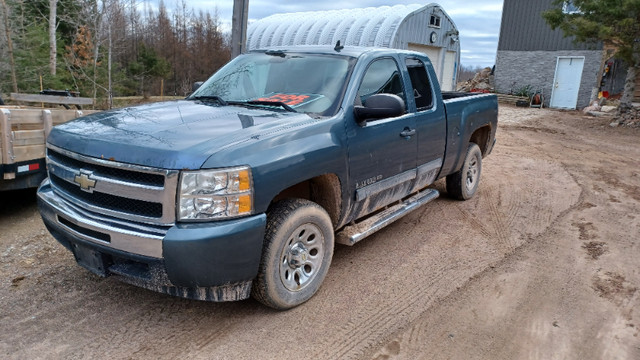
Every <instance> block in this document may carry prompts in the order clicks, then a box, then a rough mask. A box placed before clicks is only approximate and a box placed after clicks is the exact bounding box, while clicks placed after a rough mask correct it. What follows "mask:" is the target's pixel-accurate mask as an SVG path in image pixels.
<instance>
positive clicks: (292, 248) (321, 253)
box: [251, 199, 334, 310]
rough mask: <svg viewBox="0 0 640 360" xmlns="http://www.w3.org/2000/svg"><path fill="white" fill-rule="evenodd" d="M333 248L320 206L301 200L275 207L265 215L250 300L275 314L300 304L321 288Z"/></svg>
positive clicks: (330, 228)
mask: <svg viewBox="0 0 640 360" xmlns="http://www.w3.org/2000/svg"><path fill="white" fill-rule="evenodd" d="M333 248H334V234H333V226H332V224H331V218H330V217H329V214H327V212H326V211H325V210H324V209H323V208H322V207H321V206H320V205H318V204H316V203H314V202H312V201H309V200H303V199H287V200H282V201H280V202H277V203H275V204H274V205H273V206H272V207H271V209H270V210H269V212H268V214H267V228H266V232H265V239H264V245H263V249H262V260H261V262H260V267H259V270H258V276H257V277H256V279H255V280H254V282H253V289H252V291H251V294H252V296H253V297H254V298H255V299H256V300H258V301H259V302H261V303H263V304H264V305H267V306H269V307H272V308H274V309H278V310H286V309H290V308H293V307H295V306H298V305H300V304H302V303H304V302H305V301H307V300H309V299H310V298H311V297H312V296H313V295H314V294H315V293H316V292H317V291H318V289H319V288H320V285H322V281H323V280H324V278H325V276H326V275H327V271H328V269H329V266H330V265H331V257H332V256H333Z"/></svg>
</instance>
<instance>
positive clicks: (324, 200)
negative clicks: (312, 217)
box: [271, 174, 342, 227]
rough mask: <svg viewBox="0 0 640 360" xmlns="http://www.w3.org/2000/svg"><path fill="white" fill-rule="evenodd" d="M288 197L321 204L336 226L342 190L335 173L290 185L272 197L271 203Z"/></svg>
mask: <svg viewBox="0 0 640 360" xmlns="http://www.w3.org/2000/svg"><path fill="white" fill-rule="evenodd" d="M290 198H298V199H306V200H310V201H313V202H315V203H316V204H318V205H320V206H322V207H323V208H324V210H325V211H326V212H327V213H328V214H329V217H330V218H331V222H332V223H333V226H334V227H335V226H337V224H338V221H340V214H341V211H342V191H341V188H340V179H339V178H338V176H336V175H335V174H324V175H320V176H316V177H314V178H311V179H309V180H305V181H303V182H300V183H297V184H295V185H293V186H290V187H288V188H286V189H284V190H282V191H281V192H280V193H279V194H278V195H277V196H276V197H275V198H273V200H272V201H271V204H273V203H275V202H276V201H280V200H284V199H290Z"/></svg>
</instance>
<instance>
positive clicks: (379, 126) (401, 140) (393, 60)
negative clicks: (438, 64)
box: [345, 55, 418, 220]
mask: <svg viewBox="0 0 640 360" xmlns="http://www.w3.org/2000/svg"><path fill="white" fill-rule="evenodd" d="M404 67H405V65H404V64H403V62H402V60H401V59H400V58H399V57H397V56H392V55H389V56H380V57H377V58H374V59H371V60H369V61H368V62H367V64H366V68H365V69H364V71H363V72H362V75H361V76H360V77H355V78H354V79H353V81H354V82H355V87H356V88H357V93H356V94H355V96H353V95H352V98H351V99H346V100H347V101H350V102H352V103H351V104H350V106H348V107H347V109H349V110H350V111H347V114H348V116H346V122H347V123H346V124H345V125H346V128H347V141H348V146H349V160H348V161H349V178H350V182H351V184H350V188H351V190H352V191H353V192H354V193H355V199H352V200H353V201H354V203H353V207H352V211H351V220H353V219H356V218H359V217H362V216H364V215H366V214H369V213H371V212H373V211H376V210H377V209H379V208H381V207H383V206H385V205H388V204H389V203H391V202H393V201H396V200H399V199H401V198H403V197H405V196H406V195H407V194H409V193H410V191H411V189H412V188H413V183H414V180H415V178H416V159H417V151H418V141H417V136H416V135H415V130H416V116H415V114H414V113H412V112H405V114H403V115H401V116H398V117H392V118H385V119H377V120H369V121H367V122H366V124H357V123H356V120H355V118H354V117H353V106H354V105H361V104H365V103H366V100H367V98H368V97H369V96H371V95H374V94H379V93H389V94H394V95H397V96H399V97H400V98H402V100H403V101H404V102H405V104H406V103H407V93H410V92H412V91H413V90H412V89H411V88H410V87H409V86H408V85H409V83H408V81H407V79H406V77H407V76H406V71H404ZM407 133H410V134H412V135H410V136H403V135H402V134H407Z"/></svg>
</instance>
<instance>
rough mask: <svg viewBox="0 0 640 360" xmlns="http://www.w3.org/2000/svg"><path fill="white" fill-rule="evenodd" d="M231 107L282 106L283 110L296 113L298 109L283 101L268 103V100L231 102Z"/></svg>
mask: <svg viewBox="0 0 640 360" xmlns="http://www.w3.org/2000/svg"><path fill="white" fill-rule="evenodd" d="M228 104H229V105H266V106H280V107H281V108H283V109H285V110H287V111H290V112H296V113H297V111H296V109H294V108H292V107H291V106H289V105H287V104H285V103H283V102H282V101H268V100H249V101H229V102H228Z"/></svg>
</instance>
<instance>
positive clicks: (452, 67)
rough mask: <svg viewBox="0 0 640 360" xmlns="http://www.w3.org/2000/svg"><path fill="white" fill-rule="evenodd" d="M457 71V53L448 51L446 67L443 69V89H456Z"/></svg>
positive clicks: (445, 61) (445, 56) (445, 60)
mask: <svg viewBox="0 0 640 360" xmlns="http://www.w3.org/2000/svg"><path fill="white" fill-rule="evenodd" d="M455 72H456V53H455V51H447V52H446V53H445V54H444V69H443V71H442V81H441V82H442V90H443V91H452V90H455V88H454V87H455V82H454V78H453V77H454V76H455Z"/></svg>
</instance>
